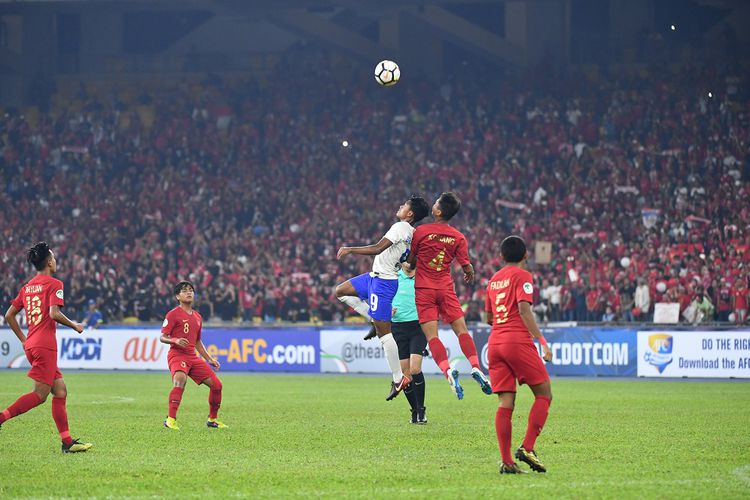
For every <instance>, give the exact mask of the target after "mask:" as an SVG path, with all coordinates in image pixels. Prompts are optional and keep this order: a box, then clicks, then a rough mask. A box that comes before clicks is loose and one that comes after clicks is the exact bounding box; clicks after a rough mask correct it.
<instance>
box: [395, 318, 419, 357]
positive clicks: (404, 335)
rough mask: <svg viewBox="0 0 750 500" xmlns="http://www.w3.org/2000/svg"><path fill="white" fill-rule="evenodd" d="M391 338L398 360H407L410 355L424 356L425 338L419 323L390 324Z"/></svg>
mask: <svg viewBox="0 0 750 500" xmlns="http://www.w3.org/2000/svg"><path fill="white" fill-rule="evenodd" d="M391 331H392V332H393V338H394V340H395V341H396V344H397V345H398V359H409V356H410V355H412V354H419V355H420V356H424V355H425V354H426V353H425V349H427V337H425V336H424V332H423V331H422V327H420V326H419V321H417V320H415V321H405V322H403V323H391Z"/></svg>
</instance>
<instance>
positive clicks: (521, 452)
mask: <svg viewBox="0 0 750 500" xmlns="http://www.w3.org/2000/svg"><path fill="white" fill-rule="evenodd" d="M516 458H517V459H518V460H520V461H521V462H525V463H527V464H528V465H529V467H531V470H533V471H536V472H547V468H546V467H545V466H544V464H543V463H542V462H540V461H539V457H537V456H536V452H535V451H534V450H527V449H526V448H524V447H523V446H519V447H518V449H517V450H516Z"/></svg>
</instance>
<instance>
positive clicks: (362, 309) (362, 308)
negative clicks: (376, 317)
mask: <svg viewBox="0 0 750 500" xmlns="http://www.w3.org/2000/svg"><path fill="white" fill-rule="evenodd" d="M339 301H340V302H342V303H344V304H346V305H347V306H349V307H351V308H352V309H354V310H355V311H357V314H359V315H360V316H362V317H363V318H365V319H366V320H367V321H372V318H371V317H370V304H368V303H367V302H365V301H364V300H362V299H360V298H359V297H352V296H350V295H347V296H344V297H339Z"/></svg>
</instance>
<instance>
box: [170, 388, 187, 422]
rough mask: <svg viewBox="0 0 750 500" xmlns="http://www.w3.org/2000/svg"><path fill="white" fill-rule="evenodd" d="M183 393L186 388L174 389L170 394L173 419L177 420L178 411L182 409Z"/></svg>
mask: <svg viewBox="0 0 750 500" xmlns="http://www.w3.org/2000/svg"><path fill="white" fill-rule="evenodd" d="M183 392H185V388H184V387H173V388H172V390H171V391H170V393H169V416H170V417H172V418H177V409H178V408H179V407H180V402H181V401H182V393H183Z"/></svg>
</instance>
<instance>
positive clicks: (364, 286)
mask: <svg viewBox="0 0 750 500" xmlns="http://www.w3.org/2000/svg"><path fill="white" fill-rule="evenodd" d="M349 282H350V283H351V284H352V286H353V287H354V289H355V290H356V291H357V295H359V298H360V299H362V300H364V301H365V302H367V303H368V304H370V317H371V318H372V319H376V320H378V321H390V320H391V315H392V314H393V297H395V296H396V292H397V291H398V280H384V279H380V278H377V277H374V276H370V274H369V273H365V274H360V275H359V276H355V277H354V278H352V279H350V280H349Z"/></svg>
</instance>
